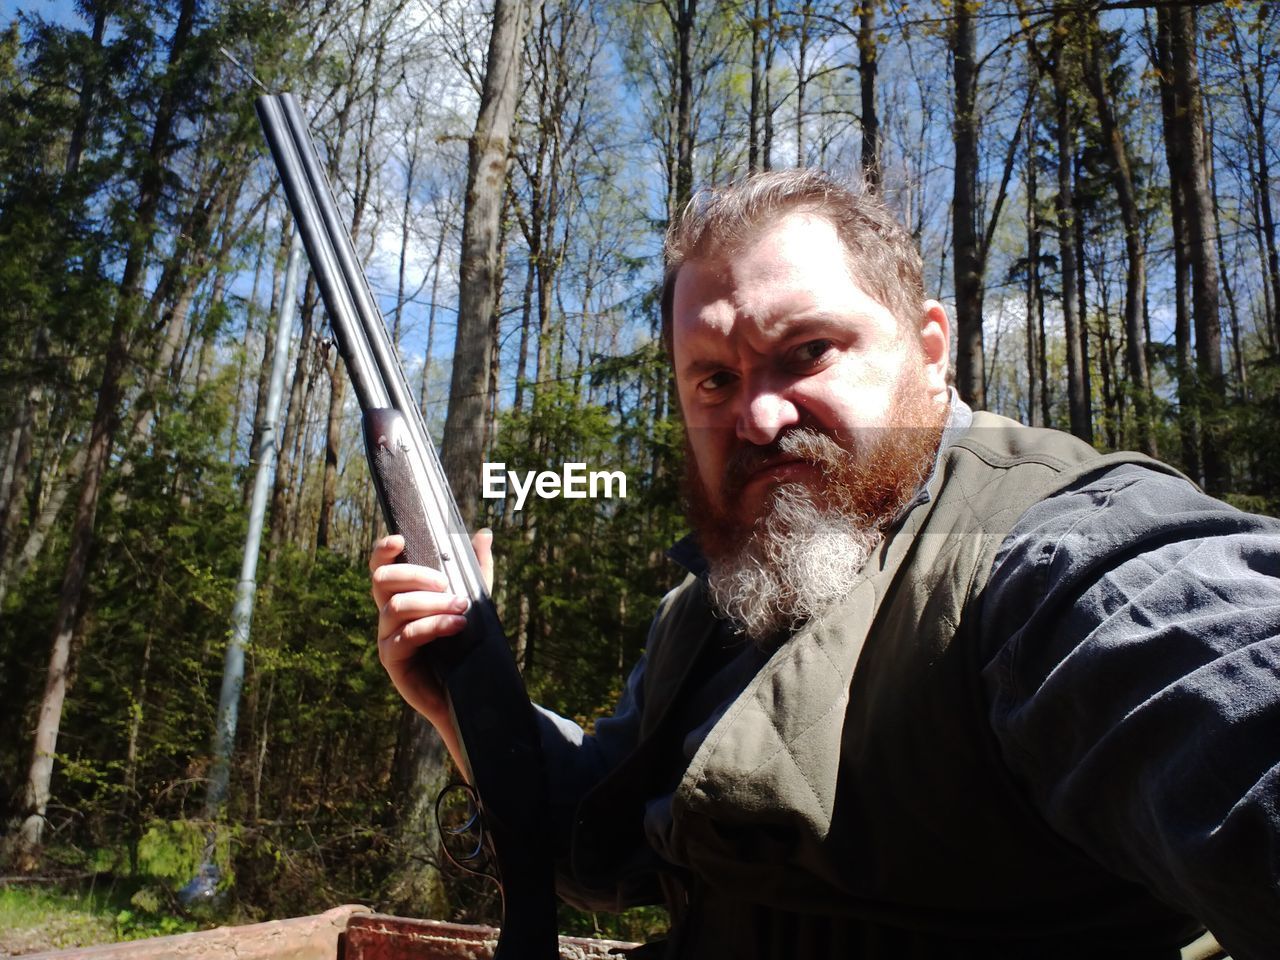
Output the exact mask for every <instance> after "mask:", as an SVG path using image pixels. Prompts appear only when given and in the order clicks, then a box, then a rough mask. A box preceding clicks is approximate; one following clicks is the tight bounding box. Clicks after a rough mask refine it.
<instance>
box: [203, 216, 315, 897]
mask: <svg viewBox="0 0 1280 960" xmlns="http://www.w3.org/2000/svg"><path fill="white" fill-rule="evenodd" d="M301 260H302V241H301V240H300V239H299V237H298V230H297V227H296V226H295V227H294V231H293V243H292V244H291V245H290V247H289V262H288V266H287V267H286V269H285V278H284V296H283V298H282V300H281V303H280V315H279V319H278V321H277V324H276V344H275V352H274V353H273V355H272V358H271V380H270V384H269V389H268V392H267V410H266V416H265V417H264V418H263V426H262V445H261V449H260V452H259V459H258V469H257V473H256V474H255V476H254V478H253V497H252V499H251V500H250V504H249V529H248V531H247V532H246V534H245V539H244V560H243V561H242V563H241V566H240V581H239V583H237V584H236V602H235V606H234V607H233V608H232V610H231V636H230V637H229V638H228V640H227V653H226V657H225V659H224V660H223V665H222V692H221V694H220V695H219V697H218V723H217V727H216V729H215V731H214V759H213V770H212V771H211V773H210V775H209V786H208V792H207V794H206V795H205V807H204V809H205V813H204V815H205V819H206V820H209V821H210V822H213V821H216V820H217V819H218V817H219V815H220V814H221V813H222V807H223V804H224V803H225V802H226V799H227V786H228V784H229V783H230V780H231V754H232V751H233V749H234V747H235V741H236V723H237V720H238V717H239V711H240V688H241V687H242V686H243V685H244V651H245V647H247V646H248V645H249V626H250V623H251V622H252V620H253V603H254V598H255V595H256V593H257V589H258V582H257V572H258V547H259V544H260V543H261V542H262V528H263V524H264V520H265V517H266V513H267V495H268V494H269V493H270V492H271V483H272V480H273V479H274V475H275V463H276V420H277V419H278V417H279V415H280V398H281V396H282V395H283V393H284V378H285V372H286V370H287V368H288V366H289V339H290V334H291V333H292V330H293V311H294V301H295V300H296V299H297V294H298V265H299V263H300V262H301ZM210 836H212V831H211V834H210ZM212 854H213V849H212V844H210V846H209V848H208V849H206V851H205V863H204V865H203V866H201V868H200V874H199V876H197V877H195V878H194V879H193V880H192V881H191V882H190V883H188V884H187V885H186V887H184V888H183V889H182V893H181V896H182V898H183V900H184V901H186V902H192V901H195V900H199V899H204V898H209V897H212V896H213V895H214V893H215V892H216V888H217V884H218V880H219V879H220V878H219V877H218V870H217V867H216V865H215V864H213V862H212V859H213V857H212Z"/></svg>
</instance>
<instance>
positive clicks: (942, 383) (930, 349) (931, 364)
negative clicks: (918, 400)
mask: <svg viewBox="0 0 1280 960" xmlns="http://www.w3.org/2000/svg"><path fill="white" fill-rule="evenodd" d="M920 349H921V351H922V353H923V354H924V370H925V383H926V385H927V386H928V390H929V395H930V396H937V395H939V394H942V395H944V396H945V395H946V393H947V367H948V366H949V365H950V363H951V318H950V317H949V316H947V308H946V307H944V306H943V305H942V304H940V303H939V302H938V301H937V300H926V301H925V302H924V313H923V315H922V316H921V317H920Z"/></svg>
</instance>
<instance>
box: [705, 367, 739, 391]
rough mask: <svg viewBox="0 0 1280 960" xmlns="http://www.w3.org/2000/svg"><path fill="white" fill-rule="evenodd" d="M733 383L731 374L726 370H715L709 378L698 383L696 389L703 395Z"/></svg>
mask: <svg viewBox="0 0 1280 960" xmlns="http://www.w3.org/2000/svg"><path fill="white" fill-rule="evenodd" d="M732 382H733V374H731V373H730V372H729V371H728V370H717V371H716V372H715V373H713V374H711V376H709V377H706V378H704V379H703V380H702V381H701V382H699V383H698V389H699V390H701V391H703V392H704V393H709V392H715V391H716V390H721V389H723V388H724V387H727V386H728V385H729V384H730V383H732Z"/></svg>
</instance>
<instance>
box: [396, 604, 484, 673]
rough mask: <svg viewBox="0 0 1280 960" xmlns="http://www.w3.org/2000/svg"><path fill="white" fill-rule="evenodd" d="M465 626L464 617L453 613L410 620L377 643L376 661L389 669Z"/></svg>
mask: <svg viewBox="0 0 1280 960" xmlns="http://www.w3.org/2000/svg"><path fill="white" fill-rule="evenodd" d="M466 625H467V618H466V617H463V616H459V615H457V614H453V613H444V614H438V615H436V616H433V617H422V618H421V619H418V620H411V621H410V622H409V623H406V624H405V625H404V627H403V628H401V629H400V630H396V631H394V632H393V633H391V634H390V635H389V636H386V637H384V638H382V639H381V640H379V641H378V659H379V660H381V661H382V665H383V666H384V667H387V668H388V669H389V668H391V667H392V666H393V665H395V664H398V663H402V662H403V661H405V660H408V659H409V658H410V657H412V656H413V655H414V654H415V653H417V652H418V649H419V648H420V647H423V646H425V645H426V644H428V643H431V642H432V641H433V640H438V639H440V638H441V637H451V636H453V635H454V634H455V633H457V632H458V631H460V630H461V629H462V628H463V627H465V626H466Z"/></svg>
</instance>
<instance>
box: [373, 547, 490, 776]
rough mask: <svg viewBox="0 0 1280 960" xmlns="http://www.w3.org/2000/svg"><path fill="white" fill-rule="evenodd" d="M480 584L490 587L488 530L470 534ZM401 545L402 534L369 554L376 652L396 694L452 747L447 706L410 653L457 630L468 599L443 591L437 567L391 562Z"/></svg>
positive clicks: (444, 583)
mask: <svg viewBox="0 0 1280 960" xmlns="http://www.w3.org/2000/svg"><path fill="white" fill-rule="evenodd" d="M471 543H472V545H473V546H474V547H475V551H476V558H477V559H478V560H479V561H480V570H481V572H482V573H483V574H484V579H485V584H486V585H487V586H489V587H492V586H493V532H492V531H491V530H488V529H484V530H479V531H477V532H476V534H475V536H473V537H472V538H471ZM402 550H404V537H401V536H399V535H398V534H393V535H392V536H389V537H385V538H384V539H382V540H379V541H378V543H377V544H375V545H374V548H373V553H372V554H371V555H370V556H369V572H370V575H371V577H370V579H371V580H372V581H373V591H372V592H373V602H374V603H375V604H376V605H377V607H378V657H379V659H380V660H381V661H382V666H383V667H384V668H385V669H386V671H387V674H388V675H389V676H390V677H391V682H392V683H393V684H395V687H396V690H398V691H399V692H400V696H402V697H404V699H405V701H406V702H407V703H408V704H409V706H411V707H413V709H415V710H417V711H418V713H420V714H422V715H423V716H424V717H426V718H427V719H428V720H429V721H431V725H432V726H434V727H435V728H436V730H438V731H439V732H440V735H441V736H442V737H444V739H445V743H446V744H447V745H448V746H449V748H450V752H451V753H453V752H454V744H453V742H452V740H453V730H452V725H451V724H450V723H449V708H448V704H447V703H446V702H445V699H444V695H443V693H442V692H441V690H440V688H439V686H438V685H437V683H436V679H435V677H434V676H432V675H431V671H430V670H429V669H427V667H426V666H425V665H424V664H423V663H422V662H421V661H420V660H416V659H415V658H414V654H416V653H417V652H418V649H419V648H420V647H422V646H424V645H425V644H428V643H431V642H432V641H433V640H435V639H437V638H439V637H448V636H452V635H453V634H455V633H457V632H458V631H459V630H461V629H462V628H463V626H464V625H465V624H466V619H465V618H464V617H463V616H462V614H463V613H464V612H465V611H466V609H467V604H468V601H467V598H466V597H460V596H457V595H456V594H452V593H449V592H448V588H449V584H448V581H447V580H446V579H445V575H444V574H443V573H441V572H440V571H439V570H433V569H431V568H430V567H422V566H418V565H417V564H412V563H395V562H393V561H394V560H395V559H396V557H398V556H399V555H400V553H401V551H402Z"/></svg>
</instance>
